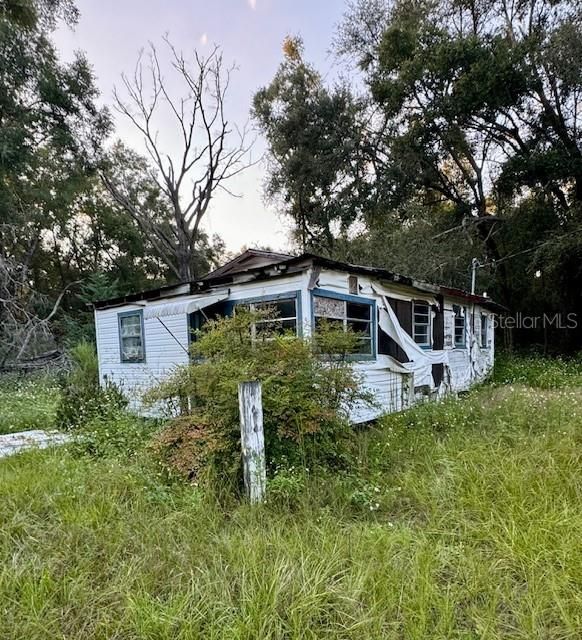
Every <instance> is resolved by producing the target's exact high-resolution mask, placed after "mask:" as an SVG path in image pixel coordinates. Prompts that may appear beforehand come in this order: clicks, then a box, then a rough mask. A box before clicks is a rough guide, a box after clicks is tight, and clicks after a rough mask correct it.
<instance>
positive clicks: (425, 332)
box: [412, 302, 431, 347]
mask: <svg viewBox="0 0 582 640" xmlns="http://www.w3.org/2000/svg"><path fill="white" fill-rule="evenodd" d="M412 319H413V324H412V332H413V334H414V335H413V337H414V342H416V344H419V345H420V346H422V347H430V345H431V341H430V306H429V304H428V303H427V302H414V303H413V308H412Z"/></svg>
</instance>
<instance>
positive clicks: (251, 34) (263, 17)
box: [55, 0, 346, 252]
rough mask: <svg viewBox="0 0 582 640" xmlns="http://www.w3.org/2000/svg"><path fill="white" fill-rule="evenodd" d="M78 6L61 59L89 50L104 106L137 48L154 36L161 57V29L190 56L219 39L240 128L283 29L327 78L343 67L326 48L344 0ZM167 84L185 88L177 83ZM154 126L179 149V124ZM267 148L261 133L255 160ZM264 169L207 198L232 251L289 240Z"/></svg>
mask: <svg viewBox="0 0 582 640" xmlns="http://www.w3.org/2000/svg"><path fill="white" fill-rule="evenodd" d="M76 4H77V7H78V9H79V11H80V14H81V15H80V20H79V23H78V24H77V25H76V27H75V28H74V30H71V29H70V28H68V27H66V26H63V27H61V28H60V29H59V30H58V31H57V33H56V34H55V43H56V45H57V48H58V50H59V52H60V56H61V58H62V59H63V60H64V61H67V60H70V59H71V58H72V56H73V55H74V52H75V51H79V50H80V51H84V52H85V53H86V55H87V58H88V60H89V62H90V63H91V64H92V66H93V70H94V73H95V76H96V82H97V86H98V87H99V89H100V91H101V97H100V101H101V103H102V104H107V105H111V104H112V102H113V100H112V94H113V88H114V87H115V86H118V87H119V86H121V83H120V76H121V74H122V73H123V72H126V73H132V72H133V69H134V67H135V63H136V60H137V57H138V54H139V51H140V49H142V48H143V47H144V46H147V44H148V42H150V41H151V42H153V43H154V44H155V45H156V47H157V48H158V50H159V51H160V53H161V57H162V62H164V55H163V51H164V45H163V41H162V37H163V36H164V35H166V34H167V35H168V36H169V38H170V40H171V41H172V43H173V44H174V45H175V47H176V48H177V49H179V50H182V51H183V53H184V55H185V57H189V56H191V55H192V52H193V51H194V50H195V49H196V50H197V51H198V52H199V53H201V54H204V53H208V52H209V51H210V50H211V48H212V46H213V45H214V44H218V45H220V46H221V47H222V50H223V53H224V60H225V62H227V63H234V64H236V66H237V70H236V71H235V73H234V74H233V77H232V80H231V88H230V92H229V99H228V103H227V105H226V106H227V117H228V118H229V119H230V120H231V121H233V122H235V123H237V124H238V125H239V126H242V125H244V124H245V123H246V122H247V121H249V109H250V106H251V101H252V96H253V95H254V93H255V92H256V91H257V89H259V88H260V87H262V86H265V85H267V84H268V83H269V82H270V80H271V79H272V78H273V76H274V74H275V72H276V70H277V67H278V66H279V64H280V62H281V60H282V50H281V45H282V42H283V40H284V38H285V36H286V35H299V36H301V37H302V38H303V41H304V45H305V57H306V59H307V60H308V61H309V62H311V63H313V64H314V65H315V67H316V68H317V69H318V70H319V71H320V72H321V73H322V74H323V75H324V77H326V78H328V79H331V78H333V77H334V76H336V75H337V73H338V71H339V70H338V63H337V61H336V59H335V58H334V56H333V55H332V54H331V53H330V51H329V50H330V45H331V42H332V38H333V35H334V32H335V28H336V25H337V23H338V22H339V21H340V20H341V17H342V14H343V13H344V11H345V8H346V6H345V0H165V1H163V0H77V3H76ZM166 61H167V58H166ZM164 66H165V65H164ZM167 68H168V69H169V65H168V67H167ZM168 77H169V78H171V76H168ZM171 82H172V80H171V79H170V83H171ZM170 86H171V88H172V89H174V91H176V92H177V93H178V94H180V93H181V88H180V85H179V84H178V83H176V84H175V85H174V86H172V85H171V84H170ZM114 116H115V134H114V137H117V138H121V139H122V140H123V141H124V142H126V143H127V144H129V145H130V146H132V147H134V148H135V149H136V150H137V151H140V152H145V147H144V146H143V141H142V140H141V138H140V136H139V134H136V132H135V131H134V129H133V128H132V125H131V124H130V123H129V122H128V121H126V120H125V119H124V118H123V116H121V115H120V114H115V113H114ZM157 128H158V130H159V134H160V140H162V141H163V143H164V144H165V145H166V146H167V147H168V148H169V149H176V147H175V146H174V142H175V141H174V140H172V136H173V135H174V134H175V123H172V122H171V120H170V118H169V117H168V118H164V119H161V120H160V121H158V123H157ZM264 150H265V142H264V140H262V139H261V138H260V137H259V138H258V139H257V141H256V143H255V146H254V148H253V152H252V153H253V159H256V158H260V157H261V156H262V154H263V152H264ZM265 172H266V167H265V163H264V161H261V162H260V163H258V164H257V165H255V166H253V167H251V168H250V169H248V170H247V171H246V172H245V173H243V174H241V175H240V176H237V177H236V178H235V179H234V181H233V182H232V183H230V184H229V189H231V190H232V191H234V192H235V193H236V194H237V195H238V196H240V197H237V198H233V197H232V196H229V195H227V194H226V193H220V194H219V195H218V196H217V197H216V198H215V199H214V200H213V201H212V202H211V205H210V208H209V210H208V214H207V219H206V223H205V228H206V230H207V231H209V232H210V233H217V234H219V235H220V236H221V237H222V238H223V240H224V241H225V243H226V248H227V250H228V251H229V252H237V251H238V250H239V249H241V248H242V247H243V246H246V247H257V246H261V247H264V246H268V247H270V248H271V249H274V250H288V249H289V248H290V243H289V233H288V230H289V226H288V222H286V221H285V220H284V219H281V217H280V216H279V215H278V214H277V213H276V211H275V209H274V208H273V207H271V206H269V205H268V204H267V203H265V201H264V197H263V184H264V180H265Z"/></svg>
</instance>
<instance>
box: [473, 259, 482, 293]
mask: <svg viewBox="0 0 582 640" xmlns="http://www.w3.org/2000/svg"><path fill="white" fill-rule="evenodd" d="M480 266H481V264H480V263H479V260H477V258H473V259H472V260H471V293H472V294H473V295H474V294H475V280H476V278H477V269H478V268H479V267H480Z"/></svg>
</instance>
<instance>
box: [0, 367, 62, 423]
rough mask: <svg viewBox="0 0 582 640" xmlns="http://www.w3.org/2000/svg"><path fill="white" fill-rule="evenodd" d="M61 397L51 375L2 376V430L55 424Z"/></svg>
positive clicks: (0, 401) (0, 404) (0, 417)
mask: <svg viewBox="0 0 582 640" xmlns="http://www.w3.org/2000/svg"><path fill="white" fill-rule="evenodd" d="M58 401H59V388H58V385H57V383H56V381H55V379H54V378H53V377H51V376H45V375H31V376H28V377H21V376H12V375H6V376H2V377H0V434H3V433H13V432H16V431H29V430H30V429H52V428H54V424H55V415H56V409H57V404H58Z"/></svg>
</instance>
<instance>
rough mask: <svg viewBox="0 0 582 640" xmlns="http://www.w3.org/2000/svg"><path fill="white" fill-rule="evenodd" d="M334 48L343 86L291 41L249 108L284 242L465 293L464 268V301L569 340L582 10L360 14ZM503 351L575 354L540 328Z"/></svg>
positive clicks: (578, 299) (448, 2) (579, 304)
mask: <svg viewBox="0 0 582 640" xmlns="http://www.w3.org/2000/svg"><path fill="white" fill-rule="evenodd" d="M332 46H333V49H334V51H335V53H336V54H337V56H338V57H339V59H340V61H342V62H343V63H344V65H345V67H346V68H349V69H351V70H352V74H351V75H352V78H351V82H348V81H339V82H337V83H336V84H335V85H334V86H329V85H328V84H326V83H325V82H324V80H323V78H322V76H321V75H320V73H318V71H317V70H316V69H315V68H314V67H313V66H312V65H310V64H309V63H308V62H307V61H306V59H305V56H304V51H303V46H302V42H301V40H300V39H297V38H289V39H288V40H287V42H286V43H285V46H284V59H283V62H282V64H281V66H280V68H279V70H278V72H277V74H276V76H275V77H274V78H273V80H272V82H271V83H270V84H269V85H268V86H267V87H265V88H263V89H262V90H260V91H259V92H258V93H257V94H256V96H255V99H254V115H255V117H256V119H257V121H258V122H259V124H260V127H261V129H262V130H263V132H264V134H265V135H266V137H267V139H268V141H269V145H270V172H269V180H268V184H267V195H268V197H269V198H270V199H271V200H272V201H273V202H274V203H276V204H277V206H278V207H279V208H280V210H281V211H282V212H283V213H284V214H286V215H287V216H289V217H290V218H291V219H292V220H293V223H294V229H295V234H296V240H297V242H298V243H299V244H300V245H303V246H305V247H309V248H311V249H312V250H316V251H318V252H322V253H325V254H328V255H330V256H334V257H336V258H340V259H342V258H343V259H347V260H350V261H353V262H364V263H371V264H374V265H378V266H383V267H387V268H389V269H393V270H395V271H400V272H403V273H406V274H410V275H413V276H416V277H419V278H424V279H426V280H429V281H437V282H441V283H446V284H452V285H456V286H460V287H463V288H469V286H470V265H471V260H472V258H477V259H478V260H479V263H480V265H482V266H481V267H480V268H479V269H478V273H477V292H479V293H481V292H483V291H487V293H488V294H489V295H491V296H493V297H494V298H495V299H497V300H498V301H499V302H501V303H502V304H504V305H505V306H507V307H508V309H509V310H510V311H511V312H517V311H520V312H522V313H523V314H524V315H533V316H542V315H543V314H544V313H545V314H549V316H550V317H552V316H553V314H555V313H561V314H563V320H562V321H563V323H566V322H567V318H566V316H567V314H568V313H576V314H578V324H581V325H582V293H581V291H582V289H581V286H580V284H581V282H582V279H581V275H582V260H581V258H582V155H581V154H582V144H581V143H582V138H581V129H580V124H581V122H580V116H581V115H582V112H581V108H580V99H581V97H582V95H581V90H582V7H581V5H580V3H578V2H575V1H574V0H392V1H386V0H358V1H356V2H353V3H351V4H349V5H348V8H347V11H346V14H345V16H344V19H343V21H342V22H341V24H340V25H339V27H338V29H337V33H336V38H335V41H334V43H333V45H332ZM354 80H355V82H354ZM354 87H355V88H354ZM503 337H504V338H505V340H506V341H508V342H509V343H510V344H511V343H513V342H515V343H516V344H521V345H524V346H528V345H530V346H531V345H538V346H540V345H544V346H545V347H546V348H547V349H550V350H563V351H569V350H572V349H580V347H581V346H582V331H580V330H578V331H576V330H568V331H564V330H561V329H558V328H557V327H551V326H550V327H549V328H546V330H544V329H543V328H542V323H541V322H539V323H538V329H537V330H531V329H527V330H523V331H519V330H517V331H507V332H505V336H503Z"/></svg>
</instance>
